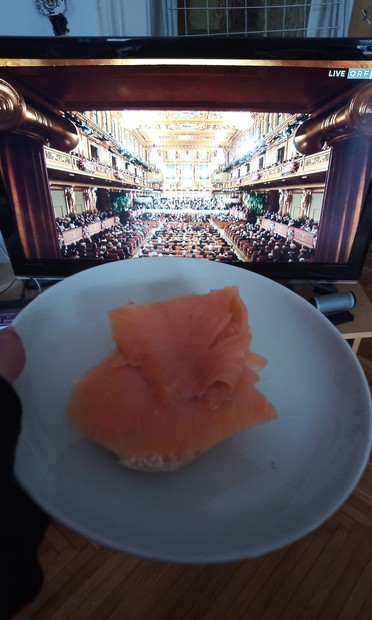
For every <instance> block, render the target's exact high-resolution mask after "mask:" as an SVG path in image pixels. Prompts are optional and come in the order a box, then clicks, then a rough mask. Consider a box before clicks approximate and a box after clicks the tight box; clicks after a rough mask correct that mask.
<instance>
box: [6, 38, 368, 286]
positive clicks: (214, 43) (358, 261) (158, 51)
mask: <svg viewBox="0 0 372 620" xmlns="http://www.w3.org/2000/svg"><path fill="white" fill-rule="evenodd" d="M221 39H222V40H221ZM0 58H19V59H22V58H29V59H32V58H33V59H38V58H40V59H50V60H53V59H91V58H94V59H111V58H113V59H114V58H116V59H123V58H125V59H145V58H151V59H161V58H163V59H164V58H165V59H166V58H172V59H181V60H182V59H185V58H187V59H204V58H205V59H221V58H223V59H235V58H243V59H260V60H265V59H271V60H273V59H274V60H278V59H279V60H280V59H286V60H345V61H346V60H371V59H372V39H362V38H342V39H336V38H334V39H325V38H321V39H312V38H307V39H298V38H288V39H283V38H280V39H274V38H259V39H258V38H243V39H240V38H225V37H177V38H171V37H164V38H151V37H147V38H130V39H128V38H107V37H88V38H87V37H84V38H81V37H65V38H59V37H57V38H51V37H0ZM123 107H125V103H124V104H123ZM0 229H1V232H2V235H3V238H4V241H5V245H6V248H7V250H8V252H9V257H10V261H11V265H12V268H13V271H14V273H15V275H16V277H17V278H36V279H44V280H48V279H50V280H58V279H63V278H66V277H68V276H70V275H72V274H74V273H77V272H79V271H83V270H84V269H88V268H91V267H93V266H95V265H100V264H102V261H101V260H98V259H97V260H95V259H89V260H84V259H80V260H69V259H66V258H61V259H56V260H35V259H32V258H26V256H25V255H24V252H23V249H22V246H21V242H20V239H19V237H18V233H17V228H16V223H15V221H14V218H13V216H12V210H11V206H10V201H9V197H8V196H7V194H6V190H5V186H4V182H3V180H2V178H1V174H0ZM371 231H372V181H371V182H370V184H369V189H368V192H367V195H366V199H365V203H364V208H363V211H362V216H361V219H360V221H359V225H358V228H357V232H356V235H355V239H354V243H353V246H352V249H351V252H350V256H349V260H348V262H347V263H319V262H314V263H301V262H293V263H288V262H262V263H255V262H242V261H236V262H234V263H233V264H234V265H236V266H237V267H240V268H245V269H248V270H250V271H253V272H255V273H259V274H261V275H264V276H266V277H269V278H272V279H275V280H277V281H281V282H315V283H319V282H351V281H354V282H355V281H358V279H359V277H360V274H361V271H362V268H363V264H364V260H365V256H366V254H367V252H368V248H369V243H370V242H371Z"/></svg>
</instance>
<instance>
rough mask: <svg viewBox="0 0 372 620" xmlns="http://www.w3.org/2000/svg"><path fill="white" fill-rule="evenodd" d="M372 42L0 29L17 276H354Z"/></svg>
mask: <svg viewBox="0 0 372 620" xmlns="http://www.w3.org/2000/svg"><path fill="white" fill-rule="evenodd" d="M371 54H372V41H370V40H363V39H323V38H322V39H319V40H318V39H249V38H244V39H234V38H232V39H227V38H203V37H201V38H191V39H188V38H178V39H173V38H164V39H152V38H146V39H102V38H88V39H87V38H84V39H80V38H70V37H67V38H53V39H49V38H32V37H30V38H17V37H15V38H14V37H3V38H1V39H0V172H1V176H0V181H1V190H0V227H1V231H2V234H3V237H4V240H5V243H6V246H7V249H8V252H9V255H10V258H11V262H12V266H13V269H14V271H15V274H16V276H18V277H37V278H51V279H59V278H63V277H66V276H69V275H71V274H73V273H76V272H77V271H80V270H82V269H86V268H89V267H91V266H93V265H97V264H101V263H102V262H103V261H118V260H134V259H136V260H146V258H147V257H148V256H158V257H159V258H161V256H164V255H171V256H187V257H193V258H195V259H199V260H200V259H201V260H214V261H221V262H228V263H230V264H233V265H236V266H237V267H241V268H246V269H251V270H253V271H255V272H257V273H261V274H263V275H265V276H268V277H272V278H275V279H277V280H281V281H294V280H305V281H306V280H310V281H320V280H322V281H332V280H339V281H340V280H344V281H345V280H356V279H358V277H359V274H360V271H361V268H362V265H363V260H364V257H365V253H366V251H367V248H368V243H369V239H370V234H371V226H372V195H371V170H372V166H371V164H372V140H371V137H372V121H371V107H372V81H371V78H372V57H371Z"/></svg>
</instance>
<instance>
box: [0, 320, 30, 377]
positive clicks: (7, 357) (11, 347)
mask: <svg viewBox="0 0 372 620" xmlns="http://www.w3.org/2000/svg"><path fill="white" fill-rule="evenodd" d="M25 361H26V354H25V350H24V348H23V344H22V341H21V339H20V337H19V336H18V334H17V332H16V330H15V329H14V327H7V328H6V329H4V330H3V331H1V332H0V376H2V377H3V378H4V379H5V380H6V381H8V382H9V383H12V382H13V381H14V380H15V379H16V378H17V377H18V375H19V374H20V373H21V372H22V370H23V367H24V365H25Z"/></svg>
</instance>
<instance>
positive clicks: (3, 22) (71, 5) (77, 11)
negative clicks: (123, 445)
mask: <svg viewBox="0 0 372 620" xmlns="http://www.w3.org/2000/svg"><path fill="white" fill-rule="evenodd" d="M66 5H67V11H66V13H65V16H66V18H67V21H68V28H69V30H70V32H69V34H70V35H71V36H89V35H91V36H94V35H100V34H101V33H100V23H99V12H98V10H97V6H96V0H78V1H77V0H67V1H66ZM0 11H1V19H0V35H2V36H4V35H15V36H42V37H44V36H54V34H53V28H52V25H51V23H50V21H49V19H48V18H47V17H45V16H43V15H41V14H40V13H39V11H38V10H37V8H36V3H35V2H34V0H18V1H16V2H15V1H14V0H1V9H0Z"/></svg>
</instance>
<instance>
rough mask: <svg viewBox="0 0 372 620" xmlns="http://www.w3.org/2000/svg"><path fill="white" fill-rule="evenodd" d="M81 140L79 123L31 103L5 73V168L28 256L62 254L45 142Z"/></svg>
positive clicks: (0, 94)
mask: <svg viewBox="0 0 372 620" xmlns="http://www.w3.org/2000/svg"><path fill="white" fill-rule="evenodd" d="M78 140H79V137H78V132H77V129H76V128H75V126H74V125H73V123H71V122H70V121H68V120H67V119H65V118H64V117H62V116H61V117H60V116H58V115H56V114H53V113H52V112H43V111H40V110H38V109H36V108H34V107H32V106H30V105H29V104H28V103H26V102H25V100H24V98H23V97H22V95H21V93H19V92H18V91H17V90H16V89H14V88H13V86H12V85H11V84H9V83H8V82H6V81H5V80H2V79H0V172H1V175H2V177H3V180H4V184H5V189H6V191H7V194H8V197H9V200H10V203H11V205H12V208H13V211H14V216H15V218H16V221H17V226H18V230H19V234H20V237H21V242H22V246H23V250H24V253H25V255H26V257H27V258H35V259H53V258H58V257H59V256H60V252H59V244H58V240H57V234H56V226H55V217H54V209H53V202H52V196H51V192H50V187H49V179H48V174H47V167H46V162H45V156H44V145H48V146H52V147H53V148H56V149H59V150H62V151H69V150H72V149H73V148H75V147H76V146H77V144H78Z"/></svg>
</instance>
